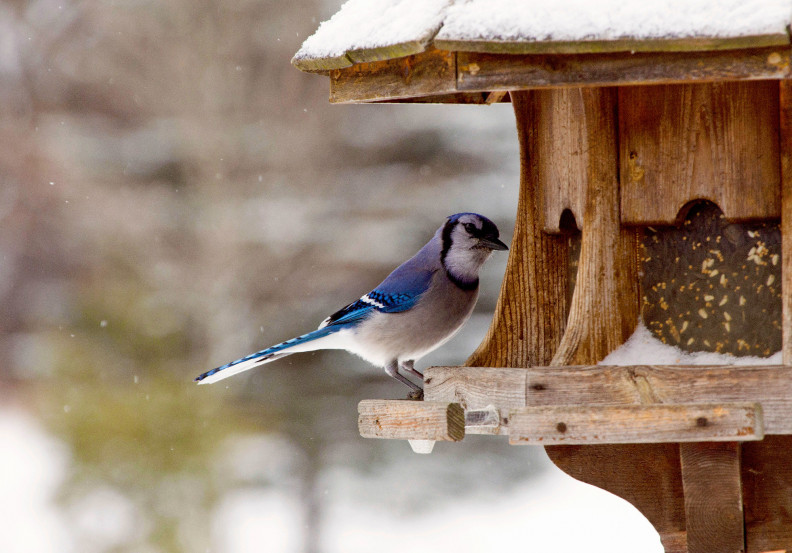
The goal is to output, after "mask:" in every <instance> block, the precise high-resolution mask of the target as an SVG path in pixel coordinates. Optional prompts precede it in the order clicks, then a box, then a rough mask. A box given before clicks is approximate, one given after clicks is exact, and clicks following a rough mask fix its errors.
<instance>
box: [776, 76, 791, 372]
mask: <svg viewBox="0 0 792 553" xmlns="http://www.w3.org/2000/svg"><path fill="white" fill-rule="evenodd" d="M778 97H779V125H778V127H779V142H780V152H781V163H780V166H781V276H782V284H781V303H782V305H781V310H782V314H781V324H782V338H781V339H782V346H781V347H782V352H783V354H782V355H783V358H784V363H785V364H787V365H792V80H785V81H781V82H780V83H779V94H778Z"/></svg>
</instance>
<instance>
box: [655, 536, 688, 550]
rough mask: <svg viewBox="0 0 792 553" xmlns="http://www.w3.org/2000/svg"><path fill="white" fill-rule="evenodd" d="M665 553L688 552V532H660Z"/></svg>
mask: <svg viewBox="0 0 792 553" xmlns="http://www.w3.org/2000/svg"><path fill="white" fill-rule="evenodd" d="M660 542H661V543H662V544H663V549H664V550H665V553H687V532H685V531H680V532H665V533H662V534H660Z"/></svg>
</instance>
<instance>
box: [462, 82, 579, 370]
mask: <svg viewBox="0 0 792 553" xmlns="http://www.w3.org/2000/svg"><path fill="white" fill-rule="evenodd" d="M510 95H511V98H512V104H513V106H514V112H515V115H516V118H517V136H518V137H519V139H520V194H519V199H518V201H517V221H516V224H515V227H514V238H513V239H512V244H511V251H510V252H509V261H508V264H507V266H506V276H505V277H504V279H503V284H502V285H501V293H500V296H499V297H498V303H497V305H496V307H495V315H494V317H493V320H492V324H491V326H490V329H489V331H488V333H487V336H486V337H485V339H484V341H483V342H482V343H481V345H480V346H479V347H478V349H477V350H476V351H475V352H474V353H473V355H471V356H470V358H469V359H468V361H467V363H466V364H468V365H477V366H488V367H499V366H500V367H504V366H512V367H528V366H531V365H546V364H548V363H549V362H550V360H551V359H552V356H553V353H554V352H555V350H556V348H557V347H558V343H559V340H560V339H561V332H562V330H563V328H564V326H565V323H566V296H567V263H568V259H569V240H568V238H567V237H565V236H549V235H547V234H546V233H543V232H542V228H541V225H542V212H541V204H540V199H539V197H538V194H539V190H541V188H542V187H543V186H544V184H545V183H546V182H547V179H548V177H549V175H547V174H545V173H544V172H543V170H542V167H540V166H539V165H537V164H536V163H534V160H535V155H536V153H537V151H538V150H539V143H540V141H541V136H540V135H541V133H542V132H543V131H544V128H543V126H542V125H541V124H540V123H541V119H540V118H539V114H538V109H539V106H538V103H539V102H540V100H539V99H538V98H537V96H536V95H535V94H533V93H531V92H512V93H510Z"/></svg>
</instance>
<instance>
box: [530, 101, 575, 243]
mask: <svg viewBox="0 0 792 553" xmlns="http://www.w3.org/2000/svg"><path fill="white" fill-rule="evenodd" d="M534 95H535V98H536V110H537V111H536V116H537V122H536V123H535V124H536V126H537V128H539V129H541V132H539V133H538V136H537V140H536V152H535V153H534V155H533V156H532V160H533V161H532V163H534V164H535V165H537V172H538V173H539V174H540V175H542V179H541V191H540V192H541V194H540V198H541V202H542V210H543V219H542V230H544V231H545V232H550V233H558V232H560V231H561V230H562V229H561V225H560V221H561V215H562V214H563V212H564V210H567V209H568V210H569V211H570V213H572V215H574V217H575V222H576V224H577V227H578V229H580V228H583V225H584V218H583V214H584V213H585V208H586V183H587V182H588V179H587V175H586V168H587V165H588V151H589V150H588V144H587V142H586V138H587V137H586V125H585V124H584V121H585V113H584V109H583V94H582V90H581V89H579V88H568V89H558V90H537V91H535V92H534ZM564 230H568V229H564Z"/></svg>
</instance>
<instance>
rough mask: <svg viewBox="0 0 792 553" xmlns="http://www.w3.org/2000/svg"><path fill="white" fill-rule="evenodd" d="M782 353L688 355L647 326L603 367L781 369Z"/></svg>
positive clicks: (698, 353)
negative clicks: (654, 333) (764, 366)
mask: <svg viewBox="0 0 792 553" xmlns="http://www.w3.org/2000/svg"><path fill="white" fill-rule="evenodd" d="M781 362H782V361H781V352H780V351H779V352H776V353H774V354H773V355H771V356H770V357H751V356H746V357H736V356H734V355H730V354H727V353H713V352H709V351H697V352H693V353H691V352H686V351H682V350H681V349H679V348H677V347H675V346H670V345H668V344H664V343H662V342H661V341H660V340H658V339H657V338H655V337H654V336H653V335H652V333H651V332H650V331H649V329H648V328H646V326H644V324H643V322H639V323H638V327H637V328H636V329H635V332H633V334H632V336H630V338H629V339H628V340H627V341H626V342H625V343H624V344H623V345H622V346H621V347H619V348H618V349H616V350H614V351H613V352H611V353H610V355H608V356H607V357H605V359H603V360H602V361H600V363H599V364H600V365H780V364H781Z"/></svg>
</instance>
